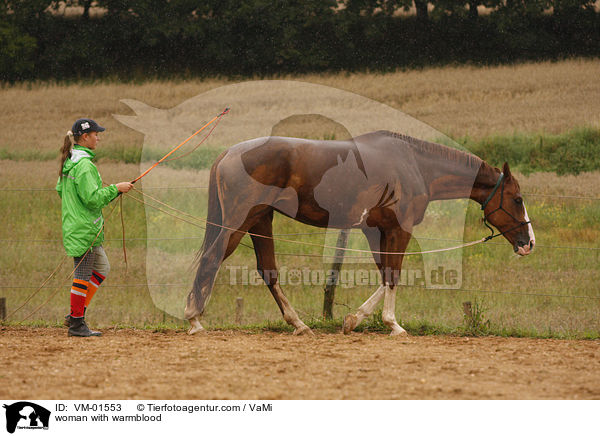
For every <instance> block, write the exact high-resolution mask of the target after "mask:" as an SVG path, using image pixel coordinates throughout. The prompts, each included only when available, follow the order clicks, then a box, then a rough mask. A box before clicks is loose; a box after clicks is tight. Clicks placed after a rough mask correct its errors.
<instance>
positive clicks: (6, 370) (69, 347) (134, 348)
mask: <svg viewBox="0 0 600 436" xmlns="http://www.w3.org/2000/svg"><path fill="white" fill-rule="evenodd" d="M0 367H1V368H2V371H1V373H0V378H2V383H0V397H1V398H9V399H25V398H27V399H56V400H58V399H600V341H565V340H547V339H517V338H497V337H486V338H466V337H451V336H427V337H410V338H402V339H398V338H391V337H388V336H386V335H381V334H373V333H353V334H351V335H349V336H343V335H341V334H325V333H317V334H316V336H315V337H312V338H311V337H294V336H292V335H291V334H289V333H259V334H257V333H245V332H239V331H235V332H234V331H214V332H208V333H204V334H201V335H198V336H188V335H186V334H185V333H183V332H160V333H158V332H151V331H139V330H110V329H108V330H104V336H103V337H101V338H87V339H85V338H68V337H67V331H66V329H60V328H24V327H0Z"/></svg>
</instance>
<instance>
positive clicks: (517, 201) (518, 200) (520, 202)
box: [514, 197, 523, 206]
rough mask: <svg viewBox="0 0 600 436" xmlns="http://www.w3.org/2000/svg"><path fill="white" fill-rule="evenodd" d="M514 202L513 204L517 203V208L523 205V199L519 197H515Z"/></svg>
mask: <svg viewBox="0 0 600 436" xmlns="http://www.w3.org/2000/svg"><path fill="white" fill-rule="evenodd" d="M514 200H515V203H517V204H518V205H519V206H520V205H522V204H523V199H522V198H520V197H517V198H515V199H514Z"/></svg>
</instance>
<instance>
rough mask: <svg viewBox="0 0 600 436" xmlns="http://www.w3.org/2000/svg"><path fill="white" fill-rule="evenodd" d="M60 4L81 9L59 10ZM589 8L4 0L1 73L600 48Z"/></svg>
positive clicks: (244, 67)
mask: <svg viewBox="0 0 600 436" xmlns="http://www.w3.org/2000/svg"><path fill="white" fill-rule="evenodd" d="M65 6H67V7H68V8H67V9H66V10H68V11H73V10H74V9H72V7H73V6H79V8H78V9H76V11H77V12H76V13H73V12H69V13H65V12H64V11H65ZM594 6H595V1H592V0H429V1H428V0H414V1H413V0H205V1H198V0H66V1H61V2H56V1H50V0H0V80H3V81H21V80H35V79H40V80H47V79H58V80H71V79H96V78H106V77H114V78H119V79H126V80H127V79H132V80H137V79H145V78H149V77H172V76H174V75H175V76H179V77H190V76H208V75H221V76H264V75H277V74H287V73H304V72H319V71H340V70H347V71H357V70H371V71H388V70H393V69H397V68H415V67H422V66H430V65H444V64H449V63H473V64H496V63H503V62H514V61H522V60H546V59H560V58H564V57H570V56H598V55H599V54H600V14H599V13H598V12H597V11H596V9H595V7H594ZM482 8H484V9H482ZM92 12H93V13H92ZM482 12H483V13H482Z"/></svg>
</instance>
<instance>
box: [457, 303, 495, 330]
mask: <svg viewBox="0 0 600 436" xmlns="http://www.w3.org/2000/svg"><path fill="white" fill-rule="evenodd" d="M487 311H488V308H487V307H485V305H484V303H483V301H482V300H480V299H478V298H476V299H475V300H474V301H473V303H472V304H471V313H470V314H466V313H465V314H464V315H463V321H464V332H465V334H467V335H470V336H482V335H487V334H489V333H490V320H489V319H486V318H487V314H486V312H487Z"/></svg>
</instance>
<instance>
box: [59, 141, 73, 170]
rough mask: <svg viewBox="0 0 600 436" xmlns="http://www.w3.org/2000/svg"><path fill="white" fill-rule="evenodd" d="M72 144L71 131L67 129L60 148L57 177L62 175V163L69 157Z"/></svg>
mask: <svg viewBox="0 0 600 436" xmlns="http://www.w3.org/2000/svg"><path fill="white" fill-rule="evenodd" d="M72 146H73V132H71V131H70V130H69V131H68V132H67V135H66V136H65V140H64V142H63V145H62V147H61V149H60V168H59V169H58V176H59V177H60V176H62V170H63V165H64V164H65V161H66V160H67V159H68V158H69V155H70V154H71V147H72Z"/></svg>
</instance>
